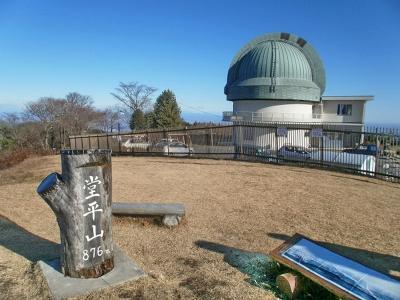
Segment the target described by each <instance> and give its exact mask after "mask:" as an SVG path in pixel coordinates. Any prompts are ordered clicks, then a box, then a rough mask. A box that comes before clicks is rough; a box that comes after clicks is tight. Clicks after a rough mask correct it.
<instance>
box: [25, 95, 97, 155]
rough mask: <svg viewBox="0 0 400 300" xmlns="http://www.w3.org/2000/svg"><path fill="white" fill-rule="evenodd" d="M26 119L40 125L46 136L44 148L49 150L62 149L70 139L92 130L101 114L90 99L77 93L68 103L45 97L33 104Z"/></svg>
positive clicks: (26, 114) (30, 104)
mask: <svg viewBox="0 0 400 300" xmlns="http://www.w3.org/2000/svg"><path fill="white" fill-rule="evenodd" d="M24 115H25V119H26V120H28V121H36V122H38V123H39V124H40V126H41V128H42V131H43V132H44V134H43V136H44V138H43V141H42V145H43V148H44V149H48V148H49V146H52V147H58V145H60V146H63V145H64V144H65V141H66V138H67V137H68V135H71V134H80V133H82V132H83V131H87V130H89V128H90V126H92V125H93V124H95V123H96V122H98V121H99V120H100V118H101V115H102V114H101V113H100V112H99V111H97V110H95V109H94V108H93V106H92V99H91V98H90V97H89V96H84V95H81V94H79V93H76V92H74V93H69V94H68V95H67V96H66V97H65V99H57V98H50V97H45V98H40V99H39V100H37V101H34V102H30V103H28V104H27V105H26V107H25V114H24Z"/></svg>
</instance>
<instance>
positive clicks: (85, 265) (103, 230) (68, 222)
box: [37, 150, 114, 278]
mask: <svg viewBox="0 0 400 300" xmlns="http://www.w3.org/2000/svg"><path fill="white" fill-rule="evenodd" d="M61 165H62V175H60V174H58V173H52V174H50V175H48V176H47V177H46V178H45V179H43V181H42V182H41V183H40V185H39V187H38V188H37V192H38V194H39V195H40V196H41V197H42V198H43V199H44V200H45V201H46V203H47V204H48V205H49V206H50V208H51V209H52V210H53V212H54V214H55V215H56V217H57V222H58V226H59V227H60V236H61V249H62V250H61V251H62V253H61V269H62V272H63V273H64V275H65V276H70V277H74V278H96V277H100V276H102V275H104V274H106V273H108V272H110V271H111V270H112V269H113V268H114V252H113V243H112V230H111V202H112V197H111V150H62V151H61Z"/></svg>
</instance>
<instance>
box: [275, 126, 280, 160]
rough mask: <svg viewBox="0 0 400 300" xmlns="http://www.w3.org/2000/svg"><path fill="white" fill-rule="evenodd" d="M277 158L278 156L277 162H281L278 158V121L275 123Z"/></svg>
mask: <svg viewBox="0 0 400 300" xmlns="http://www.w3.org/2000/svg"><path fill="white" fill-rule="evenodd" d="M275 158H276V163H279V159H278V123H276V124H275Z"/></svg>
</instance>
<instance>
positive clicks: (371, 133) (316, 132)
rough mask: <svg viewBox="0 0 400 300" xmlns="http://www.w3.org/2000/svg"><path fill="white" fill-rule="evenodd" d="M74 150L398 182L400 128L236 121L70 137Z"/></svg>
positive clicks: (399, 177)
mask: <svg viewBox="0 0 400 300" xmlns="http://www.w3.org/2000/svg"><path fill="white" fill-rule="evenodd" d="M69 143H70V148H71V149H104V148H107V149H112V151H113V153H114V154H115V155H146V156H148V155H163V156H164V155H165V156H182V157H198V158H220V159H238V160H251V161H260V162H265V163H277V164H295V165H304V166H312V167H319V168H329V169H334V170H338V171H346V172H352V173H356V174H360V175H364V176H374V177H377V178H380V179H384V180H388V181H393V182H400V130H399V129H389V128H377V127H374V128H365V127H363V126H350V127H344V126H337V125H329V124H324V125H321V124H315V123H310V124H304V123H299V124H296V123H253V122H251V123H245V122H242V123H235V124H231V125H220V126H209V127H191V128H181V129H168V130H147V131H135V132H132V133H120V134H116V133H108V134H96V135H81V136H70V137H69Z"/></svg>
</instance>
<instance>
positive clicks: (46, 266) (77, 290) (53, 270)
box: [38, 245, 146, 299]
mask: <svg viewBox="0 0 400 300" xmlns="http://www.w3.org/2000/svg"><path fill="white" fill-rule="evenodd" d="M38 264H39V266H40V268H41V270H42V272H43V274H44V277H45V278H46V281H47V284H48V286H49V289H50V292H51V294H52V296H53V298H54V299H64V298H69V297H76V296H78V295H82V294H86V293H89V292H92V291H94V290H99V289H103V288H107V287H111V286H116V285H119V284H122V283H124V282H128V281H133V280H137V279H139V278H141V277H144V276H146V274H145V273H144V271H143V270H142V269H140V268H139V267H138V266H137V265H136V264H135V263H134V262H133V261H132V260H131V259H130V258H129V257H127V256H126V255H125V254H124V253H123V252H122V251H121V250H120V249H119V248H117V247H116V246H115V245H114V269H113V270H112V271H111V272H109V273H107V274H105V275H103V276H101V277H99V278H90V279H79V278H71V277H65V276H64V274H62V273H61V272H60V259H55V260H52V261H46V262H44V261H39V263H38Z"/></svg>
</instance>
